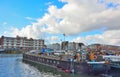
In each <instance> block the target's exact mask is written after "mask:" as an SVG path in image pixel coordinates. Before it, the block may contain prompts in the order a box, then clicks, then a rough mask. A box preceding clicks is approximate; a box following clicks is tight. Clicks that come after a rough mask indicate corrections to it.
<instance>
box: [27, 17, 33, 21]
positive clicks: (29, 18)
mask: <svg viewBox="0 0 120 77" xmlns="http://www.w3.org/2000/svg"><path fill="white" fill-rule="evenodd" d="M25 18H26V19H28V20H35V19H34V18H31V17H25Z"/></svg>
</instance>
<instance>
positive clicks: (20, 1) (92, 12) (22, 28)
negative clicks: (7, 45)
mask: <svg viewBox="0 0 120 77" xmlns="http://www.w3.org/2000/svg"><path fill="white" fill-rule="evenodd" d="M8 1H9V0H0V26H1V30H0V36H7V37H16V36H17V35H18V36H20V37H27V38H33V39H45V40H46V42H48V43H49V44H51V43H57V42H61V41H63V40H67V41H70V42H82V43H85V44H88V45H90V44H94V43H100V44H106V45H115V46H120V36H119V33H120V23H119V20H120V1H118V0H91V1H89V0H75V1H74V0H36V1H34V0H12V1H9V2H8ZM63 34H65V36H64V35H63Z"/></svg>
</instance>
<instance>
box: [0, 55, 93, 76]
mask: <svg viewBox="0 0 120 77" xmlns="http://www.w3.org/2000/svg"><path fill="white" fill-rule="evenodd" d="M3 56H4V55H2V57H1V56H0V77H93V76H88V75H82V74H81V75H79V76H77V75H74V74H68V73H63V72H60V71H56V70H54V69H51V70H48V69H46V68H48V67H46V66H44V67H43V66H42V67H43V68H44V69H45V70H47V72H45V71H43V70H42V69H43V68H41V67H38V66H37V65H35V67H37V69H36V68H35V67H33V66H31V65H29V64H26V63H24V62H22V57H20V56H18V57H16V56H13V57H11V56H7V57H6V56H5V57H3ZM38 69H39V70H38ZM40 71H41V72H40Z"/></svg>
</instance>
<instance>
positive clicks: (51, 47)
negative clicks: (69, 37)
mask: <svg viewBox="0 0 120 77" xmlns="http://www.w3.org/2000/svg"><path fill="white" fill-rule="evenodd" d="M47 48H50V49H54V50H60V49H61V48H60V44H59V43H54V44H49V45H47Z"/></svg>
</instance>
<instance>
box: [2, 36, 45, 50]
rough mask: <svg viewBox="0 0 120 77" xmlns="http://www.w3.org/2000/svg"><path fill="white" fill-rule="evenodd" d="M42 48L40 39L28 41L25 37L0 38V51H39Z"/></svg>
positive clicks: (42, 44) (42, 43)
mask: <svg viewBox="0 0 120 77" xmlns="http://www.w3.org/2000/svg"><path fill="white" fill-rule="evenodd" d="M43 46H44V40H42V39H32V38H30V39H28V38H27V37H19V36H16V37H5V36H2V37H1V38H0V49H10V48H12V49H22V50H33V49H41V48H42V47H43Z"/></svg>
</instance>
